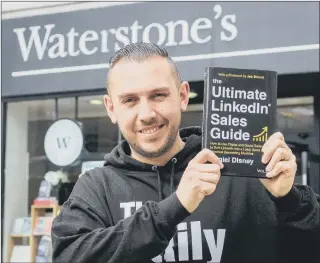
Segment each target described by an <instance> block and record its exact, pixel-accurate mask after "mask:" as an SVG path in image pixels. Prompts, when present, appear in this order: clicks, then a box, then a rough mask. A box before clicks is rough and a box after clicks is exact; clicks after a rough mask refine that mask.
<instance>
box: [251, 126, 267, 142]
mask: <svg viewBox="0 0 320 263" xmlns="http://www.w3.org/2000/svg"><path fill="white" fill-rule="evenodd" d="M252 140H253V141H254V142H266V141H267V140H268V127H267V126H266V127H263V128H262V132H260V133H259V134H257V135H254V136H253V137H252Z"/></svg>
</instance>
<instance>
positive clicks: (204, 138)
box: [202, 68, 210, 149]
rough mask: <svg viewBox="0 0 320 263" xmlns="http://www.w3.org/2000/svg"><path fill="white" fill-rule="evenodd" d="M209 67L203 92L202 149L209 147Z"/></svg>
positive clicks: (206, 71)
mask: <svg viewBox="0 0 320 263" xmlns="http://www.w3.org/2000/svg"><path fill="white" fill-rule="evenodd" d="M209 72H210V70H209V68H206V70H205V73H204V92H203V113H202V149H203V148H208V145H207V144H208V138H207V137H208V136H207V132H208V112H209V96H208V94H209V92H208V89H210V78H209Z"/></svg>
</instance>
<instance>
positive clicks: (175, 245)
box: [152, 158, 178, 262]
mask: <svg viewBox="0 0 320 263" xmlns="http://www.w3.org/2000/svg"><path fill="white" fill-rule="evenodd" d="M171 162H172V168H171V176H170V194H172V193H173V192H174V165H175V164H176V163H177V158H172V160H171ZM152 170H153V171H155V172H156V173H157V178H158V194H159V202H160V201H162V199H163V196H162V185H161V178H160V172H159V170H158V167H157V166H155V165H154V166H152ZM176 230H177V229H176ZM177 242H178V238H177V231H176V233H175V234H174V236H173V251H174V253H175V254H176V255H177V253H178V245H177ZM164 254H165V251H162V253H161V257H162V261H163V262H166V260H165V258H164Z"/></svg>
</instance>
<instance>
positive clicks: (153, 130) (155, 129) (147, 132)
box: [141, 126, 160, 134]
mask: <svg viewBox="0 0 320 263" xmlns="http://www.w3.org/2000/svg"><path fill="white" fill-rule="evenodd" d="M159 127H160V126H157V127H155V128H152V129H145V130H142V131H141V132H142V133H145V134H151V133H154V132H156V131H157V130H159Z"/></svg>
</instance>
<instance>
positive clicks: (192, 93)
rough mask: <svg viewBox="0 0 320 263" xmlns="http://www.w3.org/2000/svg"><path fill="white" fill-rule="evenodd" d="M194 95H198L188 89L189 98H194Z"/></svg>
mask: <svg viewBox="0 0 320 263" xmlns="http://www.w3.org/2000/svg"><path fill="white" fill-rule="evenodd" d="M195 97H198V93H196V92H193V91H190V93H189V99H194V98H195Z"/></svg>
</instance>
